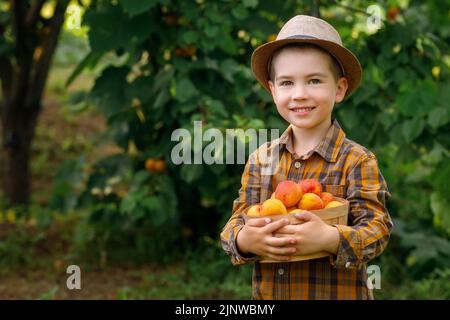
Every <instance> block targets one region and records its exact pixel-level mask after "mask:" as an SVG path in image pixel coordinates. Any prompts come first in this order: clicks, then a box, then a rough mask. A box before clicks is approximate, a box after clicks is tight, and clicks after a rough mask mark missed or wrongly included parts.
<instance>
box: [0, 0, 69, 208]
mask: <svg viewBox="0 0 450 320" xmlns="http://www.w3.org/2000/svg"><path fill="white" fill-rule="evenodd" d="M45 2H46V0H37V1H33V2H32V3H31V4H29V3H28V4H26V3H25V2H22V1H20V0H13V1H12V20H11V21H12V30H13V33H14V36H15V52H14V55H13V56H0V80H1V83H2V88H1V89H2V92H3V103H1V101H0V117H1V122H2V142H3V143H2V145H1V146H2V148H1V149H2V151H1V154H0V156H2V158H3V159H2V162H3V172H2V173H3V179H2V180H3V186H2V187H3V191H4V194H5V196H6V198H7V200H8V201H9V205H18V204H27V203H28V202H29V199H30V191H31V182H30V163H29V160H30V155H31V145H32V141H33V137H34V132H35V128H36V124H37V119H38V116H39V113H40V110H41V99H42V96H43V92H44V88H45V84H46V80H47V75H48V71H49V69H50V64H51V60H52V57H53V54H54V52H55V49H56V45H57V42H58V38H59V34H60V31H61V27H62V25H63V22H64V14H65V11H66V8H67V5H68V2H69V1H68V0H58V1H56V6H55V10H54V14H53V16H52V17H51V18H50V19H43V18H42V17H40V11H41V8H42V6H43V5H44V3H45ZM38 21H40V24H39V23H38ZM5 30H6V26H5V25H3V26H2V25H0V36H2V34H3V33H4V32H5ZM0 173H1V172H0Z"/></svg>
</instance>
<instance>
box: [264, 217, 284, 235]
mask: <svg viewBox="0 0 450 320" xmlns="http://www.w3.org/2000/svg"><path fill="white" fill-rule="evenodd" d="M288 224H289V220H288V219H280V220H277V221H274V222H272V223H269V224H268V225H267V226H265V227H264V228H265V230H264V231H266V232H268V233H272V232H274V231H275V230H277V229H279V228H281V227H284V226H286V225H288Z"/></svg>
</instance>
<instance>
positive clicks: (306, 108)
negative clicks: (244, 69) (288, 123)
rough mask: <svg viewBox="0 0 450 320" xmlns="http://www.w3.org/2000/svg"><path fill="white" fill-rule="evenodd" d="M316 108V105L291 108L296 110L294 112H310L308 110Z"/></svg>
mask: <svg viewBox="0 0 450 320" xmlns="http://www.w3.org/2000/svg"><path fill="white" fill-rule="evenodd" d="M315 108H316V107H297V108H292V109H290V110H291V111H294V112H308V111H312V110H314V109H315Z"/></svg>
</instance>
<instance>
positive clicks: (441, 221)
mask: <svg viewBox="0 0 450 320" xmlns="http://www.w3.org/2000/svg"><path fill="white" fill-rule="evenodd" d="M430 207H431V211H432V212H433V216H434V217H433V223H434V225H435V226H436V227H437V228H439V229H443V230H444V231H445V232H446V233H447V235H449V236H450V214H448V208H450V202H449V201H448V200H447V199H445V198H443V197H441V195H440V194H439V193H437V192H433V193H432V194H431V196H430Z"/></svg>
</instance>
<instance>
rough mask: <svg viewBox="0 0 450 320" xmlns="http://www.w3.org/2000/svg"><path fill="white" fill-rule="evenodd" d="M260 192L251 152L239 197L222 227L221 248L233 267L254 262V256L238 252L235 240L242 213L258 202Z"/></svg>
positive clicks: (258, 166) (255, 165) (259, 183)
mask: <svg viewBox="0 0 450 320" xmlns="http://www.w3.org/2000/svg"><path fill="white" fill-rule="evenodd" d="M260 192H261V181H260V165H259V163H258V162H257V158H256V152H253V153H252V154H251V155H250V156H249V159H248V161H247V163H246V165H245V169H244V172H243V174H242V178H241V188H240V189H239V197H238V198H237V199H236V200H234V202H233V209H232V215H231V217H230V219H229V220H228V222H227V223H226V225H225V226H224V228H223V230H222V232H221V234H220V240H221V244H222V248H223V249H224V250H225V252H226V253H227V254H228V255H229V256H230V258H231V263H232V264H233V265H239V264H244V263H249V262H253V261H256V260H257V259H258V257H257V256H256V255H253V254H252V255H243V254H242V253H240V252H239V250H238V248H237V245H236V239H237V235H238V233H239V231H241V229H242V228H243V227H244V218H243V217H242V215H241V214H242V213H243V212H244V211H245V210H246V209H247V208H249V207H250V206H252V205H253V204H256V203H258V202H259V199H260Z"/></svg>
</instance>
